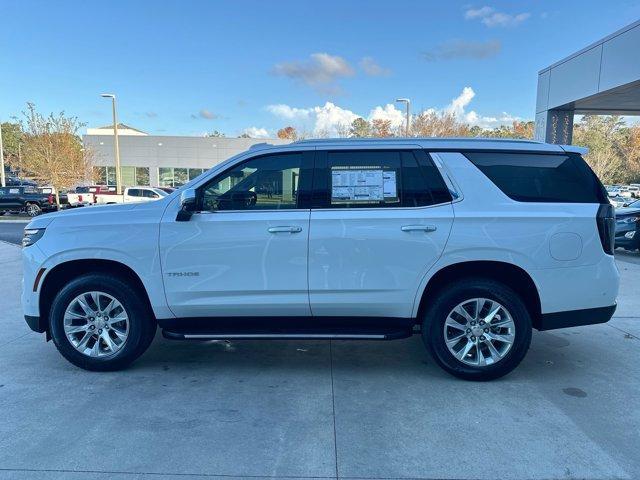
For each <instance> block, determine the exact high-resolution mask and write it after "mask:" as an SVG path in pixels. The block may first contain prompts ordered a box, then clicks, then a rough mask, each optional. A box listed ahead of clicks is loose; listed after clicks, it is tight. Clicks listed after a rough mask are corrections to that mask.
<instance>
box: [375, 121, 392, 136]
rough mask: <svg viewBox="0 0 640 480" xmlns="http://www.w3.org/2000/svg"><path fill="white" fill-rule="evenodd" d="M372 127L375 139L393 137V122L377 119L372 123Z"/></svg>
mask: <svg viewBox="0 0 640 480" xmlns="http://www.w3.org/2000/svg"><path fill="white" fill-rule="evenodd" d="M371 127H372V130H373V136H374V137H391V136H393V132H392V131H391V120H383V119H382V118H376V119H375V120H372V121H371Z"/></svg>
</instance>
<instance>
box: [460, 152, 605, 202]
mask: <svg viewBox="0 0 640 480" xmlns="http://www.w3.org/2000/svg"><path fill="white" fill-rule="evenodd" d="M465 156H466V157H467V158H468V159H469V160H470V161H471V163H473V164H474V165H475V166H476V167H478V169H480V171H481V172H482V173H484V174H485V175H486V176H487V177H488V178H489V179H490V180H491V181H492V182H493V183H494V184H495V185H496V186H497V187H498V188H499V189H500V190H502V191H503V192H504V193H505V194H506V195H507V196H509V197H510V198H512V199H513V200H517V201H519V202H546V203H607V198H606V197H607V195H606V191H605V189H604V187H603V186H602V183H600V180H598V177H597V176H596V175H595V174H594V173H593V171H592V170H591V168H590V167H589V165H587V163H586V162H585V161H584V160H583V158H582V157H581V156H580V155H579V154H573V153H568V154H539V153H515V152H467V153H465Z"/></svg>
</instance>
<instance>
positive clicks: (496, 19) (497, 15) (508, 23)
mask: <svg viewBox="0 0 640 480" xmlns="http://www.w3.org/2000/svg"><path fill="white" fill-rule="evenodd" d="M530 16H531V14H530V13H528V12H523V13H517V14H510V13H504V12H499V11H497V10H496V9H495V8H492V7H487V6H484V7H482V8H469V9H467V10H466V11H465V12H464V18H466V19H467V20H480V21H481V22H482V23H483V24H485V25H486V26H487V27H489V28H493V27H515V26H518V25H520V24H521V23H522V22H524V21H525V20H527V19H528V18H529V17H530Z"/></svg>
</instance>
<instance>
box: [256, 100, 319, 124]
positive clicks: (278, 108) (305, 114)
mask: <svg viewBox="0 0 640 480" xmlns="http://www.w3.org/2000/svg"><path fill="white" fill-rule="evenodd" d="M266 110H267V111H268V112H269V113H272V114H274V115H275V116H276V117H280V118H285V119H287V120H300V119H305V118H309V115H310V114H311V112H312V111H313V109H312V108H295V107H290V106H289V105H286V104H284V103H279V104H276V105H267V106H266Z"/></svg>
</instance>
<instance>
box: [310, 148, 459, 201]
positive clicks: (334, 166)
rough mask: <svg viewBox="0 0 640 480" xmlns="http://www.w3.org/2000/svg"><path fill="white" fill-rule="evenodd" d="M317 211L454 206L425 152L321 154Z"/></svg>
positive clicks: (381, 151)
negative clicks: (439, 204) (318, 209)
mask: <svg viewBox="0 0 640 480" xmlns="http://www.w3.org/2000/svg"><path fill="white" fill-rule="evenodd" d="M313 190H314V198H315V201H314V204H315V207H316V208H389V207H391V208H393V207H422V206H427V205H434V204H438V203H445V202H450V201H451V195H450V194H449V191H448V190H447V187H446V185H445V183H444V181H443V180H442V177H441V176H440V173H439V172H438V170H437V168H436V167H435V165H434V164H433V162H432V161H431V158H430V157H429V155H428V154H426V153H425V152H423V151H422V150H416V151H411V150H373V149H372V150H346V151H340V150H335V151H324V152H323V151H318V158H317V162H316V175H315V177H314V189H313Z"/></svg>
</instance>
